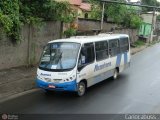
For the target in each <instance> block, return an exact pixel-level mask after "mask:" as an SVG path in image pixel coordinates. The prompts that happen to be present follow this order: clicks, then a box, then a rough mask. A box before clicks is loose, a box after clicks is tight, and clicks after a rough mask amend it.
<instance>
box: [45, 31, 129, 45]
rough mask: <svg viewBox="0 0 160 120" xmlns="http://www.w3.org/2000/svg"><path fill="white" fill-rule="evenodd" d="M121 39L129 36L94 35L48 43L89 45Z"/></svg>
mask: <svg viewBox="0 0 160 120" xmlns="http://www.w3.org/2000/svg"><path fill="white" fill-rule="evenodd" d="M121 37H129V36H128V35H127V34H105V33H102V34H99V35H93V36H74V37H70V38H65V39H57V40H52V41H50V42H48V43H54V42H75V43H80V44H83V43H89V42H97V41H102V40H110V39H116V38H121Z"/></svg>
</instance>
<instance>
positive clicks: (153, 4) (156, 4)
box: [141, 0, 160, 11]
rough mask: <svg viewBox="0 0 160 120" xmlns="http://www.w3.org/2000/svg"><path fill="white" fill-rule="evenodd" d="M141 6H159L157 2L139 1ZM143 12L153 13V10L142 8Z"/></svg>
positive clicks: (152, 0)
mask: <svg viewBox="0 0 160 120" xmlns="http://www.w3.org/2000/svg"><path fill="white" fill-rule="evenodd" d="M141 2H142V4H143V5H149V6H160V2H158V1H157V0H141ZM143 10H144V11H153V8H143Z"/></svg>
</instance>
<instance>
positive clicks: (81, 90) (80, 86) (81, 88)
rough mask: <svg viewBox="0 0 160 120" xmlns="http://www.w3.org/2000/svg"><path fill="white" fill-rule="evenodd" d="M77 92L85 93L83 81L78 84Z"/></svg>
mask: <svg viewBox="0 0 160 120" xmlns="http://www.w3.org/2000/svg"><path fill="white" fill-rule="evenodd" d="M78 93H79V95H80V96H81V95H83V94H84V93H85V84H84V83H80V84H79V87H78Z"/></svg>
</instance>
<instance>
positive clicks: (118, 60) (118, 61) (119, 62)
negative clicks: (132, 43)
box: [116, 54, 122, 67]
mask: <svg viewBox="0 0 160 120" xmlns="http://www.w3.org/2000/svg"><path fill="white" fill-rule="evenodd" d="M121 58H122V54H118V55H117V60H116V67H119V66H120V64H121Z"/></svg>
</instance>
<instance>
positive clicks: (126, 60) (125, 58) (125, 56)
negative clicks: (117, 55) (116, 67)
mask: <svg viewBox="0 0 160 120" xmlns="http://www.w3.org/2000/svg"><path fill="white" fill-rule="evenodd" d="M127 63H128V55H127V52H125V53H124V64H127Z"/></svg>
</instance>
